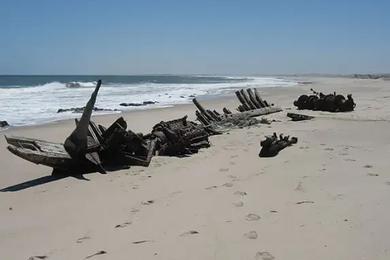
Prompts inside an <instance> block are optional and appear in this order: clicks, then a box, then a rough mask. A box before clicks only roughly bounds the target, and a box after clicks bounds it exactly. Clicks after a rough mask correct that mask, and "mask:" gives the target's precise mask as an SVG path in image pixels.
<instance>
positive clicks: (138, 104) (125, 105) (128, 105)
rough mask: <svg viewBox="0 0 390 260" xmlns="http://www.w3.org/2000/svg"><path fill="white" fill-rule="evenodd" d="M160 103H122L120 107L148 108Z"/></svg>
mask: <svg viewBox="0 0 390 260" xmlns="http://www.w3.org/2000/svg"><path fill="white" fill-rule="evenodd" d="M156 103H158V102H157V101H144V102H142V103H120V104H119V105H120V106H122V107H140V106H147V105H153V104H156Z"/></svg>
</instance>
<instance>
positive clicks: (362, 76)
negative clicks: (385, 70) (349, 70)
mask: <svg viewBox="0 0 390 260" xmlns="http://www.w3.org/2000/svg"><path fill="white" fill-rule="evenodd" d="M388 76H389V75H388V74H354V75H353V77H354V78H355V79H383V78H387V77H388Z"/></svg>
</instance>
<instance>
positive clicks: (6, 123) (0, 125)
mask: <svg viewBox="0 0 390 260" xmlns="http://www.w3.org/2000/svg"><path fill="white" fill-rule="evenodd" d="M7 126H9V124H8V122H7V121H0V128H1V127H7Z"/></svg>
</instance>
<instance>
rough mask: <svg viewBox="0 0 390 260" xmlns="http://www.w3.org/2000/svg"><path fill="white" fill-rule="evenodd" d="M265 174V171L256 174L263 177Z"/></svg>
mask: <svg viewBox="0 0 390 260" xmlns="http://www.w3.org/2000/svg"><path fill="white" fill-rule="evenodd" d="M264 173H265V171H260V172H258V173H256V176H259V175H263V174H264Z"/></svg>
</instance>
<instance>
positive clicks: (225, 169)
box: [219, 168, 229, 172]
mask: <svg viewBox="0 0 390 260" xmlns="http://www.w3.org/2000/svg"><path fill="white" fill-rule="evenodd" d="M219 171H220V172H228V171H229V168H221V169H219Z"/></svg>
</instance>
